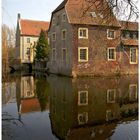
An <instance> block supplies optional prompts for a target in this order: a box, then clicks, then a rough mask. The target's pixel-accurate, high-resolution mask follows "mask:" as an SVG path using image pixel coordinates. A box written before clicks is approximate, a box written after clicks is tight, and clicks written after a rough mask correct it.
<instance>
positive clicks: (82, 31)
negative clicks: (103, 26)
mask: <svg viewBox="0 0 140 140" xmlns="http://www.w3.org/2000/svg"><path fill="white" fill-rule="evenodd" d="M78 36H79V38H88V28H79V29H78Z"/></svg>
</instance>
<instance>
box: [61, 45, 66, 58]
mask: <svg viewBox="0 0 140 140" xmlns="http://www.w3.org/2000/svg"><path fill="white" fill-rule="evenodd" d="M62 60H63V61H66V49H65V48H63V49H62Z"/></svg>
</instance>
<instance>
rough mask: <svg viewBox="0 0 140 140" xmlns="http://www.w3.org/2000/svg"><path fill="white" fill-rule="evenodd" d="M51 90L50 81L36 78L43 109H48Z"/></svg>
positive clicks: (38, 96)
mask: <svg viewBox="0 0 140 140" xmlns="http://www.w3.org/2000/svg"><path fill="white" fill-rule="evenodd" d="M49 90H50V89H49V83H48V82H47V81H46V79H45V78H43V79H42V78H39V79H37V80H36V95H37V98H38V100H39V103H40V108H41V111H45V110H46V106H47V104H48V102H49V93H50V92H49Z"/></svg>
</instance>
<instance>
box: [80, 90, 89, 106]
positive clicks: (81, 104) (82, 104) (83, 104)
mask: <svg viewBox="0 0 140 140" xmlns="http://www.w3.org/2000/svg"><path fill="white" fill-rule="evenodd" d="M83 92H84V93H86V103H81V101H80V95H81V94H82V93H83ZM78 105H79V106H86V105H88V91H87V90H83V91H78Z"/></svg>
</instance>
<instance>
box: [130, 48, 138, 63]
mask: <svg viewBox="0 0 140 140" xmlns="http://www.w3.org/2000/svg"><path fill="white" fill-rule="evenodd" d="M130 64H137V48H130Z"/></svg>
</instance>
